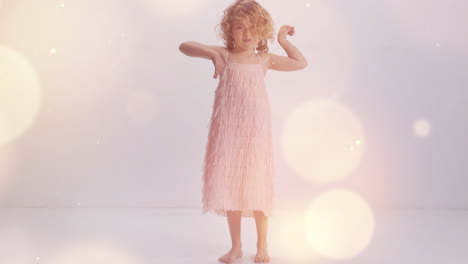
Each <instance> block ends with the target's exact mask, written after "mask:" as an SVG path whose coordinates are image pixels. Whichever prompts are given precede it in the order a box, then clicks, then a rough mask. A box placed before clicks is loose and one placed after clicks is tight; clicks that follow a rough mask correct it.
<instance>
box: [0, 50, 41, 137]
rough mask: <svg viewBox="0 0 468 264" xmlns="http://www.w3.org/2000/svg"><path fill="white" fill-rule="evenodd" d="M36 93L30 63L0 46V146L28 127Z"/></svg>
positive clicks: (35, 107)
mask: <svg viewBox="0 0 468 264" xmlns="http://www.w3.org/2000/svg"><path fill="white" fill-rule="evenodd" d="M40 92H41V91H40V84H39V79H38V76H37V74H36V71H35V70H34V68H33V66H32V65H31V63H29V61H28V60H27V59H26V58H25V57H24V56H23V55H21V54H19V53H18V52H16V51H15V50H13V49H10V48H7V47H3V46H0V145H2V144H5V143H8V142H11V141H13V140H15V139H16V138H18V137H20V136H21V135H22V134H23V133H25V132H26V130H27V129H28V128H29V127H30V126H31V124H32V122H33V121H34V119H35V117H36V115H37V111H38V109H39V104H40V99H41V98H40V95H41V94H40Z"/></svg>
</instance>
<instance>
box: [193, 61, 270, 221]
mask: <svg viewBox="0 0 468 264" xmlns="http://www.w3.org/2000/svg"><path fill="white" fill-rule="evenodd" d="M228 55H229V52H226V58H225V62H226V64H225V65H226V66H225V69H224V73H223V74H222V75H221V77H220V80H219V84H218V87H217V88H216V91H215V99H214V104H213V112H212V115H211V119H210V123H209V134H208V142H207V144H206V152H205V158H204V163H203V177H202V181H203V188H202V204H203V210H202V213H203V214H205V213H207V212H211V213H214V214H216V215H221V216H226V211H228V210H233V211H234V210H239V211H242V217H253V216H254V214H253V210H258V211H263V213H264V214H265V215H266V216H271V215H272V205H273V198H274V188H273V177H274V165H273V164H274V163H273V147H272V126H271V110H270V102H269V99H268V94H267V91H266V88H265V74H264V72H263V63H262V61H261V57H260V55H258V54H257V56H258V59H259V63H258V64H241V63H235V62H230V61H228Z"/></svg>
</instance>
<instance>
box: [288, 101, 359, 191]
mask: <svg viewBox="0 0 468 264" xmlns="http://www.w3.org/2000/svg"><path fill="white" fill-rule="evenodd" d="M364 137H365V136H364V132H363V129H362V125H361V122H360V121H359V119H358V118H357V117H356V116H355V115H354V114H353V113H352V112H351V111H350V110H349V109H348V108H347V107H345V106H344V105H342V104H340V103H338V102H335V101H333V100H327V99H323V100H317V101H312V102H309V103H306V104H303V105H301V106H298V107H297V108H296V109H295V110H294V111H293V112H292V113H291V114H290V116H289V118H288V120H287V122H286V124H285V127H284V130H283V134H282V148H283V153H284V155H285V158H286V161H287V162H288V164H289V165H290V166H291V167H292V168H293V169H294V170H295V171H296V172H297V173H298V174H299V175H300V176H302V177H304V178H306V179H308V180H313V181H320V182H336V181H338V180H341V179H343V178H344V177H346V176H347V175H348V174H349V173H350V172H351V171H352V170H353V169H355V168H356V167H357V165H358V164H359V162H360V160H361V158H362V155H363V151H364V142H363V141H364Z"/></svg>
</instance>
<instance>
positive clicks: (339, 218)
mask: <svg viewBox="0 0 468 264" xmlns="http://www.w3.org/2000/svg"><path fill="white" fill-rule="evenodd" d="M374 225H375V224H374V216H373V214H372V210H371V208H369V206H368V205H367V203H366V201H365V200H364V199H362V198H361V197H360V196H358V195H356V194H354V193H353V192H350V191H347V190H334V191H329V192H326V193H324V194H322V195H320V196H319V197H318V198H317V199H316V200H315V201H314V202H313V203H312V204H311V206H310V207H309V209H308V211H307V213H306V216H305V221H304V229H305V232H306V236H307V241H308V242H309V244H310V246H311V247H312V248H313V249H314V250H315V251H317V252H318V253H319V254H320V255H322V256H325V257H327V258H330V259H349V258H351V257H354V256H356V255H357V254H359V253H360V252H362V251H363V250H364V248H365V247H366V246H367V245H368V244H369V242H370V240H371V238H372V235H373V232H374Z"/></svg>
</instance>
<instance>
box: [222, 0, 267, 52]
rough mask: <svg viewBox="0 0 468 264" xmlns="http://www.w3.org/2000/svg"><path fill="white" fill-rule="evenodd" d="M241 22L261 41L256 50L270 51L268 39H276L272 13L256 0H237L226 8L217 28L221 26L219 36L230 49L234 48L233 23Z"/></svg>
mask: <svg viewBox="0 0 468 264" xmlns="http://www.w3.org/2000/svg"><path fill="white" fill-rule="evenodd" d="M235 22H239V23H241V24H242V25H244V26H245V27H247V28H249V29H250V30H251V32H252V33H255V34H256V35H257V36H258V38H259V42H258V43H257V47H255V50H256V51H257V52H268V42H267V41H268V40H270V42H272V41H273V40H274V22H273V19H272V18H271V15H270V13H268V11H267V10H266V9H265V8H264V7H262V6H261V5H260V4H259V3H257V1H255V0H237V1H236V2H234V3H233V4H231V5H230V6H229V7H228V8H226V9H225V10H224V15H223V17H222V18H221V22H220V23H219V24H218V25H216V28H219V27H221V31H220V32H218V38H219V37H221V38H222V39H223V40H224V45H225V46H226V48H227V49H228V50H229V51H232V49H233V48H234V39H233V38H232V37H231V34H230V32H231V29H232V25H233V24H234V23H235Z"/></svg>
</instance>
